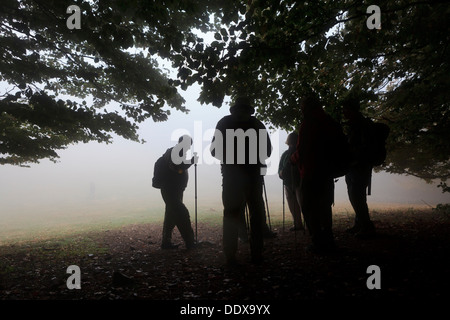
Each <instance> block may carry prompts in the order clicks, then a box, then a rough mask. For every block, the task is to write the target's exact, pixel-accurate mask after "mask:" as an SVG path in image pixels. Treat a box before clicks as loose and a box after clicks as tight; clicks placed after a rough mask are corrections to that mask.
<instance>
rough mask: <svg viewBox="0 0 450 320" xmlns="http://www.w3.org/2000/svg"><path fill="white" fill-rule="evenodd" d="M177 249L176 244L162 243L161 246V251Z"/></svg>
mask: <svg viewBox="0 0 450 320" xmlns="http://www.w3.org/2000/svg"><path fill="white" fill-rule="evenodd" d="M178 247H179V245H178V244H173V243H163V244H162V245H161V249H163V250H171V249H178Z"/></svg>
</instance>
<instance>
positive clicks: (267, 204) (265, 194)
mask: <svg viewBox="0 0 450 320" xmlns="http://www.w3.org/2000/svg"><path fill="white" fill-rule="evenodd" d="M262 184H263V188H264V197H265V198H266V208H267V210H266V211H267V218H268V219H269V229H270V231H272V224H271V223H270V214H269V202H268V201H267V192H266V184H265V183H264V176H262Z"/></svg>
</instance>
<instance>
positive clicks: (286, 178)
mask: <svg viewBox="0 0 450 320" xmlns="http://www.w3.org/2000/svg"><path fill="white" fill-rule="evenodd" d="M297 140H298V134H297V133H296V132H292V133H290V134H289V135H288V136H287V139H286V144H287V145H288V147H289V148H288V150H286V151H285V152H283V154H282V155H281V158H280V164H279V166H278V176H279V177H280V179H282V180H283V187H284V192H285V194H286V200H287V203H288V207H289V211H290V212H291V214H292V218H293V219H294V227H292V228H291V229H290V230H291V231H297V230H304V226H303V222H302V207H301V205H300V173H299V171H298V169H297V167H296V166H294V165H293V164H292V162H291V157H292V155H293V154H294V153H295V151H296V147H297Z"/></svg>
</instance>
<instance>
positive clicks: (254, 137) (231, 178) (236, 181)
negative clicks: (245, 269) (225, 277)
mask: <svg viewBox="0 0 450 320" xmlns="http://www.w3.org/2000/svg"><path fill="white" fill-rule="evenodd" d="M254 111H255V110H254V108H253V106H252V105H251V103H250V100H249V99H248V98H245V97H240V98H238V99H237V100H236V102H235V104H234V105H233V106H231V108H230V113H231V114H230V115H228V116H225V117H223V118H222V119H221V120H219V122H218V123H217V126H216V131H215V134H214V137H213V140H212V143H211V154H212V155H213V156H214V157H216V158H217V159H219V160H220V161H221V171H222V202H223V206H224V211H223V249H224V254H225V258H226V260H227V263H228V264H234V263H235V262H236V251H237V246H238V230H239V228H240V226H242V221H243V219H242V214H243V213H244V212H245V206H246V204H247V205H248V210H249V220H250V249H251V257H252V262H254V263H260V262H262V253H263V242H264V240H263V230H264V221H265V209H264V200H263V196H262V193H263V176H262V175H263V174H265V169H266V167H265V160H266V159H267V158H268V157H269V156H270V154H271V152H272V145H271V142H270V138H269V135H268V133H267V130H266V128H265V126H264V124H263V123H262V122H261V121H259V120H258V119H256V118H255V117H254V116H252V114H253V113H254Z"/></svg>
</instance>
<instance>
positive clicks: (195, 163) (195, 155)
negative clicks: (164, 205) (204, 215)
mask: <svg viewBox="0 0 450 320" xmlns="http://www.w3.org/2000/svg"><path fill="white" fill-rule="evenodd" d="M196 158H197V152H194V161H195V162H194V172H195V179H194V180H195V243H198V239H197V161H196Z"/></svg>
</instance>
